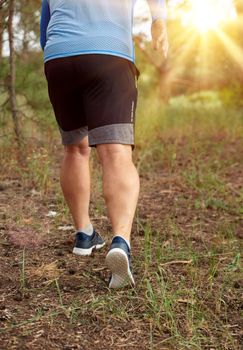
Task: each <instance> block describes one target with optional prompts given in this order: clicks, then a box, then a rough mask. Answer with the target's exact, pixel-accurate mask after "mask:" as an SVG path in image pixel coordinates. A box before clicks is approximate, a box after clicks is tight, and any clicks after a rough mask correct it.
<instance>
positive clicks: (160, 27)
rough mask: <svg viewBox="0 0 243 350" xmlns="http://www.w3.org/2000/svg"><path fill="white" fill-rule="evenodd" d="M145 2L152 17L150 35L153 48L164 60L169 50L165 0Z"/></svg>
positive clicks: (148, 0)
mask: <svg viewBox="0 0 243 350" xmlns="http://www.w3.org/2000/svg"><path fill="white" fill-rule="evenodd" d="M147 2H148V4H149V7H150V11H151V16H152V27H151V34H152V40H153V48H154V49H155V50H161V51H162V52H163V54H164V57H165V58H166V57H167V55H168V48H169V45H168V35H167V27H166V19H167V10H166V0H147Z"/></svg>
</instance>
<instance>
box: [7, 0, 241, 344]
mask: <svg viewBox="0 0 243 350" xmlns="http://www.w3.org/2000/svg"><path fill="white" fill-rule="evenodd" d="M195 1H197V0H195ZM216 2H219V3H220V1H215V2H214V3H216ZM204 3H210V1H209V0H205V1H204ZM224 3H225V2H224V0H222V2H221V4H222V7H223V6H224ZM192 4H193V0H192V1H190V0H188V1H174V0H171V1H168V20H167V26H168V33H169V43H170V49H169V56H168V58H167V59H166V60H165V59H163V57H162V56H161V54H159V53H156V52H153V51H152V49H151V46H150V45H151V44H150V42H149V40H148V39H149V33H148V30H145V31H141V30H140V29H141V28H143V27H144V26H145V27H146V28H148V26H149V18H148V17H147V12H146V11H142V12H141V15H140V16H139V17H137V18H136V21H135V45H136V58H137V59H136V64H137V67H138V69H139V70H140V72H141V76H140V78H139V105H138V111H137V122H136V124H137V125H136V149H135V151H134V160H135V162H136V165H137V167H138V170H139V173H140V177H141V195H140V201H139V206H138V210H137V214H136V218H135V222H134V227H133V240H132V245H133V254H134V270H135V277H136V280H137V286H136V289H135V290H131V291H126V292H123V291H122V292H112V291H108V289H107V280H108V277H109V276H108V271H107V270H106V268H105V266H103V259H104V254H105V253H101V255H94V256H92V257H91V258H90V259H89V260H88V263H87V261H80V260H79V259H77V258H75V257H73V256H72V255H71V253H70V252H71V248H72V233H73V227H72V225H71V220H70V216H69V213H68V211H67V208H66V206H65V203H64V201H63V198H62V194H61V191H60V188H59V181H58V168H59V164H60V161H61V156H62V147H61V145H60V140H59V138H60V137H59V133H58V130H57V127H56V122H55V119H54V116H53V111H52V108H51V105H50V103H49V99H48V93H47V85H46V81H45V77H44V73H43V54H42V52H41V50H40V48H39V20H40V7H41V1H40V0H38V1H36V0H28V1H27V0H0V165H1V166H0V199H1V201H0V249H1V254H0V292H1V294H0V339H1V344H2V345H0V348H2V349H31V350H32V349H41V348H43V347H44V348H45V349H89V350H90V349H93V348H95V347H96V348H97V347H98V348H99V349H110V348H113V349H114V348H115V349H120V348H122V347H127V348H128V349H161V350H162V349H228V350H229V349H240V348H241V344H242V336H243V334H242V327H241V318H240V312H241V311H242V300H241V290H242V286H243V278H242V270H241V266H240V260H241V242H242V237H243V230H242V215H243V193H242V183H243V170H242V159H243V138H242V135H243V1H242V0H235V1H234V2H233V1H232V9H233V10H232V11H233V12H231V11H229V13H228V18H227V16H226V18H225V20H223V21H222V23H221V22H220V23H217V26H216V27H215V28H214V26H213V25H212V26H210V23H209V26H208V27H207V28H205V26H204V25H203V23H204V22H205V21H206V20H207V16H205V13H204V14H203V13H202V18H201V19H200V16H199V17H198V18H197V23H196V25H195V23H192V22H187V21H186V18H187V17H186V16H185V14H186V13H190V11H191V8H192ZM212 6H213V5H212ZM209 8H210V7H209ZM232 13H233V14H234V15H233V16H231V15H232ZM208 16H209V14H208ZM226 19H227V20H226ZM200 21H201V22H200ZM199 22H200V23H201V25H197V24H199ZM91 170H92V174H93V185H92V187H93V194H92V198H91V215H92V218H93V220H94V222H95V224H96V226H97V228H98V230H99V231H100V232H102V233H103V235H104V237H105V238H106V240H107V242H109V240H110V226H109V222H108V220H107V215H106V211H105V207H104V202H103V199H102V196H101V188H102V184H101V174H100V168H99V165H98V162H97V158H96V155H95V152H93V154H92V161H91ZM108 245H109V244H107V246H108ZM87 296H88V297H87Z"/></svg>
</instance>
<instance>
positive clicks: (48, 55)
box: [40, 0, 166, 62]
mask: <svg viewBox="0 0 243 350" xmlns="http://www.w3.org/2000/svg"><path fill="white" fill-rule="evenodd" d="M135 2H136V0H42V12H41V23H40V43H41V47H42V49H43V50H44V60H45V62H47V61H48V60H51V59H54V58H58V57H68V56H75V55H80V54H92V53H97V54H105V55H113V56H119V57H123V58H126V59H128V60H130V61H132V62H134V47H133V40H132V25H133V8H134V5H135ZM147 2H148V4H149V7H150V10H151V15H152V20H156V19H158V18H161V19H163V20H165V19H166V0H147Z"/></svg>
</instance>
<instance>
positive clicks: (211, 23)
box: [183, 0, 236, 33]
mask: <svg viewBox="0 0 243 350" xmlns="http://www.w3.org/2000/svg"><path fill="white" fill-rule="evenodd" d="M235 19H236V11H235V8H234V6H233V3H232V1H231V0H190V9H189V11H188V12H187V13H186V14H185V17H184V20H183V22H185V24H190V25H193V26H194V27H195V28H196V29H197V30H198V31H199V32H201V33H206V32H208V31H210V30H217V29H218V28H219V27H220V25H221V24H223V23H225V22H227V21H229V20H235Z"/></svg>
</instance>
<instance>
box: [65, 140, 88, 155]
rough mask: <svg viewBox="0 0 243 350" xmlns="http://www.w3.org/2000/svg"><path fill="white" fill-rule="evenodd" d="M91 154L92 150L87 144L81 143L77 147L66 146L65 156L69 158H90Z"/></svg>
mask: <svg viewBox="0 0 243 350" xmlns="http://www.w3.org/2000/svg"><path fill="white" fill-rule="evenodd" d="M90 152H91V148H90V147H89V145H88V143H86V142H81V143H79V144H77V145H67V146H65V155H67V156H69V155H70V156H73V155H76V156H83V157H89V155H90Z"/></svg>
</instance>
